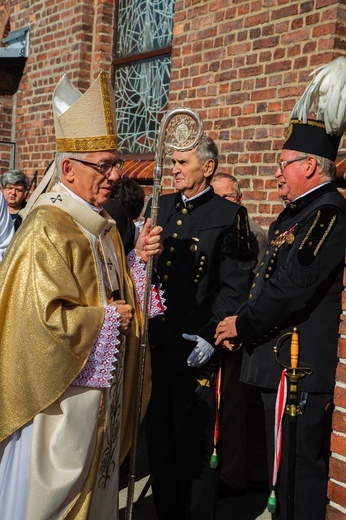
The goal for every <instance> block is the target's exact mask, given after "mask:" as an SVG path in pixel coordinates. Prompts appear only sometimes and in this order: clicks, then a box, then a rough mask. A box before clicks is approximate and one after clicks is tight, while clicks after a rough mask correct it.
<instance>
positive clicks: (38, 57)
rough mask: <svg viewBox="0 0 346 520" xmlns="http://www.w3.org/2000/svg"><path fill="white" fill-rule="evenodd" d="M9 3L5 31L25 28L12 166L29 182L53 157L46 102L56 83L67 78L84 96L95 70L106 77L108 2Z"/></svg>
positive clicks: (48, 103) (110, 12) (110, 15)
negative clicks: (27, 33) (27, 41)
mask: <svg viewBox="0 0 346 520" xmlns="http://www.w3.org/2000/svg"><path fill="white" fill-rule="evenodd" d="M12 4H13V6H12V10H11V16H10V24H11V30H14V29H18V28H20V27H26V26H30V50H29V58H28V60H27V63H26V67H25V70H24V75H23V78H22V81H21V84H20V87H19V90H18V93H17V117H16V121H15V136H14V137H15V140H16V142H17V150H18V152H19V153H18V155H17V167H18V168H21V169H23V170H24V172H25V173H26V174H27V175H28V176H29V177H33V176H34V175H35V174H37V173H38V175H39V176H40V175H42V174H43V172H44V170H45V168H46V166H47V165H48V164H49V162H50V161H51V160H52V158H53V157H54V153H55V140H54V125H53V114H52V108H51V107H52V102H51V100H52V93H53V90H54V87H55V85H56V84H57V82H58V80H59V79H60V78H61V77H62V76H63V74H64V73H68V75H69V77H70V78H71V79H72V81H73V83H74V84H75V85H76V86H77V88H79V89H80V90H81V91H84V90H86V89H87V88H88V87H89V86H90V83H91V82H92V81H93V80H94V79H95V78H96V77H97V74H98V72H99V71H100V70H101V69H102V70H104V71H105V72H106V73H107V74H108V75H109V77H110V63H111V55H112V54H111V53H112V31H113V19H114V2H113V1H112V0H98V2H89V1H88V0H85V1H81V0H69V2H55V1H53V0H50V1H44V2H42V1H41V0H31V1H30V2H27V1H23V0H22V1H18V0H17V1H13V2H12ZM0 16H1V12H0ZM0 27H1V23H0Z"/></svg>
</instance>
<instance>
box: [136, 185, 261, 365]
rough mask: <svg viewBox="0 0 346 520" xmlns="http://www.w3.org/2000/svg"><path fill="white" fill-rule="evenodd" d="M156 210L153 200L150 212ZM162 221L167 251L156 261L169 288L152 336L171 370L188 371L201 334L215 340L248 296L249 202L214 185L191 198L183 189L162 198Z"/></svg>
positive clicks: (251, 262)
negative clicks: (220, 324)
mask: <svg viewBox="0 0 346 520" xmlns="http://www.w3.org/2000/svg"><path fill="white" fill-rule="evenodd" d="M149 213H150V204H149V207H148V208H147V210H146V215H145V216H146V217H148V216H149ZM158 224H159V225H160V226H162V227H163V233H162V240H163V245H164V251H163V253H162V255H161V256H160V257H159V258H158V260H156V263H155V267H156V270H157V272H158V274H159V276H160V281H161V283H162V288H163V290H164V291H165V294H164V296H165V298H166V306H167V310H166V312H165V314H164V316H159V317H157V318H155V319H153V320H150V324H149V341H150V344H151V346H152V347H155V345H160V348H161V349H163V351H164V356H165V358H166V362H167V365H168V367H169V368H168V369H169V371H170V372H171V373H172V374H174V373H180V372H182V371H186V369H187V365H186V359H187V357H188V355H189V354H190V352H191V351H192V349H193V348H194V344H193V343H191V342H190V341H186V340H184V339H183V338H182V337H181V334H182V333H183V332H186V333H188V334H197V335H199V336H201V337H203V338H204V339H206V340H207V341H208V342H209V343H210V344H212V345H213V344H214V334H215V329H216V325H217V323H218V322H219V321H220V320H221V319H223V318H224V317H225V316H226V313H227V311H228V310H230V312H231V313H234V312H235V311H236V310H237V309H238V307H239V306H240V304H241V303H242V302H244V301H245V300H246V299H247V296H248V292H249V288H250V284H251V280H252V273H251V268H252V267H253V265H254V260H253V255H252V253H251V251H250V245H249V244H250V242H249V225H248V219H247V212H246V210H245V208H243V207H241V206H239V205H238V204H234V203H230V202H229V201H226V200H224V199H223V198H222V197H219V196H218V195H216V194H215V193H214V191H213V189H212V188H210V189H209V190H208V191H207V192H206V193H204V194H202V195H201V196H200V197H198V198H196V199H194V200H192V201H188V203H187V205H186V207H185V205H184V203H183V201H182V198H181V195H180V193H176V194H169V195H163V196H162V197H160V198H159V211H158Z"/></svg>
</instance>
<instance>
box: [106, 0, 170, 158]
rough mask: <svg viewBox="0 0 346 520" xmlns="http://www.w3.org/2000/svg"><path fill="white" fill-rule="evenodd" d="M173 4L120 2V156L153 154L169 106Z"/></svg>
mask: <svg viewBox="0 0 346 520" xmlns="http://www.w3.org/2000/svg"><path fill="white" fill-rule="evenodd" d="M173 14H174V1H173V0H119V2H118V23H117V33H116V54H115V61H114V65H115V79H114V91H115V102H116V112H117V133H118V147H119V152H120V153H121V154H148V153H149V154H150V153H154V151H155V144H156V136H157V132H158V128H159V121H160V120H161V116H162V113H163V112H164V111H165V110H166V108H167V101H168V89H169V79H170V66H171V43H172V26H173Z"/></svg>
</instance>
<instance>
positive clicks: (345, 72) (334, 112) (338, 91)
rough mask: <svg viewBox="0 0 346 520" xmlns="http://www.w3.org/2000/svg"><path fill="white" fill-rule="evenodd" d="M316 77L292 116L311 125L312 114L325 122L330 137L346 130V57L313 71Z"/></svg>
mask: <svg viewBox="0 0 346 520" xmlns="http://www.w3.org/2000/svg"><path fill="white" fill-rule="evenodd" d="M314 74H316V76H315V77H314V79H313V80H312V81H311V83H310V84H309V85H308V87H307V88H306V90H305V92H304V94H303V95H302V97H301V98H300V100H299V101H298V102H297V103H296V105H295V107H294V108H293V110H292V113H291V119H293V118H297V119H299V120H300V121H303V123H306V122H307V119H308V114H309V112H314V113H315V114H316V119H317V120H320V121H324V124H325V126H326V132H327V134H331V135H338V136H339V135H342V134H343V133H344V131H345V129H346V57H343V56H341V57H339V58H336V59H335V60H333V61H332V62H330V63H328V64H327V65H322V66H321V67H318V69H316V70H315V71H313V72H312V73H311V74H310V76H312V75H314Z"/></svg>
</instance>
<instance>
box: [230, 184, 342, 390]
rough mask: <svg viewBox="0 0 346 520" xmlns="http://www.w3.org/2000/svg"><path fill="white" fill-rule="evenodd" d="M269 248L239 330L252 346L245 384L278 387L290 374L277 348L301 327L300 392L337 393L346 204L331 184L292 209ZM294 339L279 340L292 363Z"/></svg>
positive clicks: (280, 220) (275, 228)
mask: <svg viewBox="0 0 346 520" xmlns="http://www.w3.org/2000/svg"><path fill="white" fill-rule="evenodd" d="M268 238H269V247H268V250H267V252H266V256H265V259H264V262H263V265H262V266H261V268H260V271H259V273H258V274H257V277H256V278H255V280H254V283H253V285H252V289H251V293H250V299H249V301H248V303H247V304H246V305H245V306H244V307H243V309H242V310H241V312H240V313H239V315H238V318H237V321H236V327H237V331H238V335H239V337H240V340H241V341H242V343H243V344H244V345H245V352H244V355H243V366H242V376H241V377H242V380H243V381H245V382H248V383H252V384H254V385H256V386H260V387H263V388H272V389H277V388H278V383H279V378H280V374H281V372H282V370H283V368H282V367H281V366H280V365H279V363H278V362H277V361H276V359H275V356H274V346H275V345H276V344H277V342H278V340H279V338H280V337H281V336H282V335H283V334H284V333H286V332H290V331H292V328H293V327H294V326H296V327H297V328H298V333H299V338H300V355H299V366H307V367H310V368H311V369H312V375H309V376H305V377H304V378H302V379H300V381H299V389H300V390H304V391H309V392H333V388H334V384H335V369H336V364H337V342H338V330H339V321H340V313H341V292H342V289H343V284H342V278H343V270H344V258H345V245H346V200H345V199H344V198H343V197H342V195H341V194H339V193H338V192H337V189H336V188H335V187H334V185H333V184H330V183H329V184H326V185H323V186H321V187H320V188H318V189H316V190H314V191H312V192H311V193H309V194H307V195H305V196H304V197H301V198H300V199H298V200H297V201H296V202H293V203H291V204H289V206H288V207H287V208H285V210H284V211H283V212H282V213H281V214H280V215H279V217H278V219H277V221H276V222H274V223H273V224H272V225H271V227H270V230H269V236H268ZM290 339H291V338H290V336H288V337H287V339H286V340H281V341H279V359H280V360H281V361H282V362H284V363H286V364H289V358H288V354H289V347H290Z"/></svg>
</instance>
